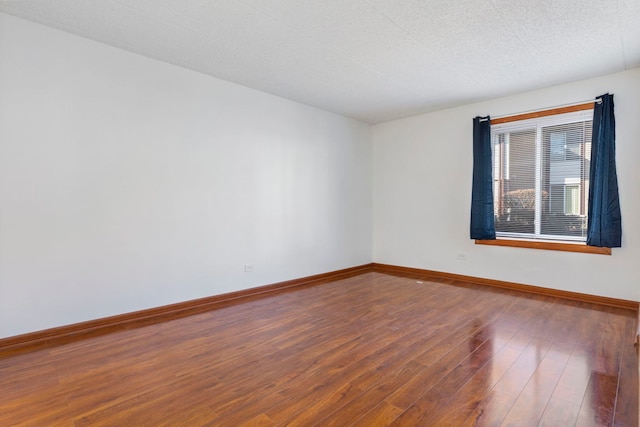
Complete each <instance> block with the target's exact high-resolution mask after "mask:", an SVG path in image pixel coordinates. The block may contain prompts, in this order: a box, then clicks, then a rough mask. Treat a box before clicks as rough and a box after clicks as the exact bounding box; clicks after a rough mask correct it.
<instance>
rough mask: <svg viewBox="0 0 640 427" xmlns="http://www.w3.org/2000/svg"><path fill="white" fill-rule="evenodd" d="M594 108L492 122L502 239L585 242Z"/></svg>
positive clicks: (497, 213)
mask: <svg viewBox="0 0 640 427" xmlns="http://www.w3.org/2000/svg"><path fill="white" fill-rule="evenodd" d="M592 118H593V110H585V111H577V112H570V113H564V114H556V115H550V116H544V117H536V118H531V119H525V120H519V121H510V122H507V123H502V124H497V125H492V127H491V139H492V150H493V169H494V170H493V179H494V184H493V185H494V188H493V194H494V213H495V226H496V235H497V238H498V239H501V238H502V239H509V238H524V239H536V240H552V241H560V242H584V241H585V240H586V232H587V212H586V210H587V199H588V195H589V164H590V156H591V128H592Z"/></svg>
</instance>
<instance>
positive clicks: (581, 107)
mask: <svg viewBox="0 0 640 427" xmlns="http://www.w3.org/2000/svg"><path fill="white" fill-rule="evenodd" d="M594 105H595V102H586V103H583V104H578V105H570V106H566V107H558V108H552V109H549V110H540V111H533V112H529V113H523V114H516V115H512V116H505V117H498V118H495V119H491V124H492V125H498V124H502V123H510V122H517V121H520V120H528V119H533V118H537V117H546V116H555V115H558V114H565V113H573V112H575V111H585V110H592V109H593V108H594ZM476 245H489V246H508V247H513V248H528V249H544V250H552V251H564V252H580V253H588V254H599V255H611V248H600V247H596V246H587V245H585V244H584V243H565V242H549V241H539V240H524V239H504V238H502V239H496V240H476Z"/></svg>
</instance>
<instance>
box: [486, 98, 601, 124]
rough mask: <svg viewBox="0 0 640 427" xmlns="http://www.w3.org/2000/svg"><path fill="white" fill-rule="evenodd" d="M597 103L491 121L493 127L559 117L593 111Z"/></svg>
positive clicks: (498, 118)
mask: <svg viewBox="0 0 640 427" xmlns="http://www.w3.org/2000/svg"><path fill="white" fill-rule="evenodd" d="M594 105H595V102H587V103H584V104H578V105H571V106H568V107H558V108H552V109H550V110H541V111H533V112H531V113H523V114H516V115H514V116H505V117H497V118H495V119H491V124H492V125H499V124H502V123H510V122H518V121H520V120H528V119H535V118H537V117H546V116H557V115H558V114H565V113H573V112H575V111H585V110H593V107H594Z"/></svg>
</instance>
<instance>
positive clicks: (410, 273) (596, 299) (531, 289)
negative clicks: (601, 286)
mask: <svg viewBox="0 0 640 427" xmlns="http://www.w3.org/2000/svg"><path fill="white" fill-rule="evenodd" d="M372 267H373V271H376V272H379V273H385V274H391V275H396V276H403V277H411V278H419V279H425V280H429V279H431V280H434V279H435V280H455V281H460V282H465V283H473V284H476V285H482V286H491V287H495V288H502V289H509V290H513V291H520V292H526V293H529V294H536V295H544V296H551V297H557V298H562V299H566V300H571V301H580V302H588V303H592V304H598V305H605V306H609V307H617V308H624V309H629V310H635V311H638V309H639V305H640V303H639V302H638V301H630V300H625V299H618V298H610V297H603V296H599V295H591V294H583V293H579V292H570V291H562V290H559V289H551V288H543V287H540V286H533V285H523V284H520V283H513V282H505V281H501V280H493V279H485V278H481V277H473V276H465V275H462V274H454V273H445V272H441V271H433V270H423V269H420V268H412V267H401V266H397V265H389V264H378V263H373V264H372Z"/></svg>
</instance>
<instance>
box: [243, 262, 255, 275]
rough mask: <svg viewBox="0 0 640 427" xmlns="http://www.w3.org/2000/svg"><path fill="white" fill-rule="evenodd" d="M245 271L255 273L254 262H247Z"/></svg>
mask: <svg viewBox="0 0 640 427" xmlns="http://www.w3.org/2000/svg"><path fill="white" fill-rule="evenodd" d="M244 272H245V273H253V264H245V265H244Z"/></svg>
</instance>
